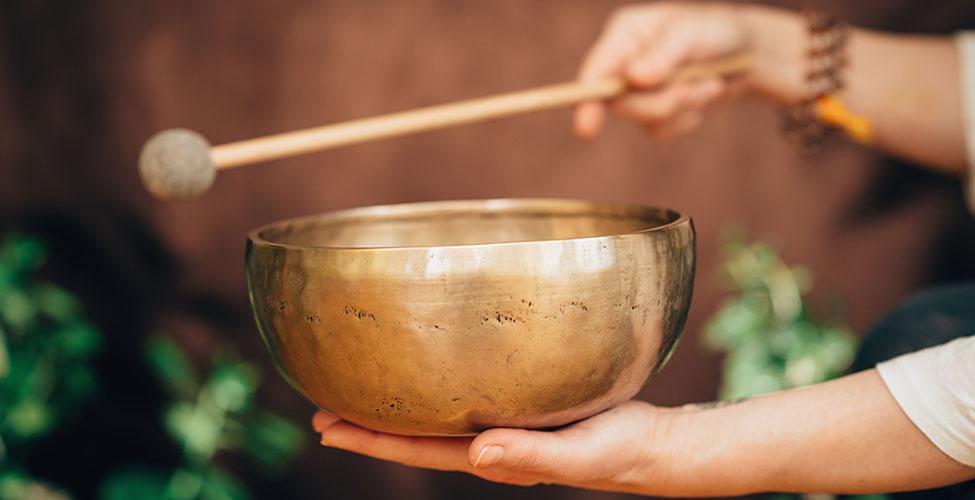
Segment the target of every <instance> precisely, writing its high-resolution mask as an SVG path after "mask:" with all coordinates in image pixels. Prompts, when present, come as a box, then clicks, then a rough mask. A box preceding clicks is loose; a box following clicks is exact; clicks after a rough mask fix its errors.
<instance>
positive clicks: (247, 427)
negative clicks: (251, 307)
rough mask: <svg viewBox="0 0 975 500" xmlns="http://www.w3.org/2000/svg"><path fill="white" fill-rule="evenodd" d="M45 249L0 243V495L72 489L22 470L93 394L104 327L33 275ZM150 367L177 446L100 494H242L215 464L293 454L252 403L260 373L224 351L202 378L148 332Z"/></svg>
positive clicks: (179, 499)
mask: <svg viewBox="0 0 975 500" xmlns="http://www.w3.org/2000/svg"><path fill="white" fill-rule="evenodd" d="M44 257H45V251H44V246H43V245H42V244H41V243H40V241H38V240H36V239H32V238H28V237H24V236H20V235H11V236H8V237H6V238H3V239H0V500H22V499H32V500H62V499H69V498H70V495H68V494H67V493H66V492H63V491H60V490H58V489H57V488H55V487H53V486H50V485H48V484H46V483H45V482H43V481H41V480H39V479H37V478H34V477H31V475H30V474H28V473H27V472H25V470H24V468H23V463H24V461H25V460H26V459H27V457H28V456H29V452H30V445H31V443H33V442H35V441H36V440H38V439H40V438H43V437H44V436H46V435H48V434H49V433H51V432H52V431H53V430H54V429H55V428H56V427H57V426H58V425H62V424H64V423H65V422H67V421H68V419H69V418H70V417H71V416H72V415H76V414H77V413H78V411H79V410H80V409H81V408H82V406H83V405H84V403H85V402H86V400H88V399H89V398H90V396H92V395H93V394H94V392H95V391H96V390H98V381H97V376H96V373H95V370H94V367H93V366H92V364H91V361H92V358H93V357H94V356H95V355H97V354H98V352H99V350H100V348H101V345H102V336H101V333H100V332H99V331H98V330H97V329H96V328H95V327H94V326H92V325H91V324H90V323H89V322H88V321H87V320H86V319H85V318H84V316H83V314H82V308H81V305H80V304H79V303H78V301H77V300H76V299H75V298H74V297H73V296H72V295H71V294H70V293H68V292H66V291H65V290H62V289H61V288H58V287H56V286H54V285H52V284H50V283H47V282H45V281H44V280H42V279H39V278H38V276H37V274H38V272H39V271H40V269H41V266H42V265H43V263H44ZM146 358H147V362H148V366H149V367H150V368H151V369H152V370H153V371H154V372H155V373H156V375H157V377H158V379H159V381H160V383H161V384H162V386H163V387H164V388H165V389H166V390H167V392H168V393H169V396H170V398H171V403H170V404H169V406H168V408H167V410H166V411H165V413H164V415H163V423H164V426H165V428H166V430H167V432H168V433H169V435H170V436H171V437H172V439H173V440H174V441H175V442H176V443H178V445H179V446H180V448H181V449H182V450H183V453H182V460H181V462H180V463H179V464H176V465H174V468H173V469H171V470H156V469H151V468H130V469H126V470H123V471H119V472H118V473H116V474H114V475H113V476H111V477H110V478H108V479H107V480H105V481H104V482H103V483H102V487H101V489H100V493H99V498H101V499H103V500H156V499H158V500H190V499H198V500H245V499H247V498H249V495H248V493H247V490H246V488H245V487H244V486H243V485H242V484H241V482H240V481H238V480H237V479H236V478H234V477H233V476H231V475H230V474H228V473H227V472H226V471H224V470H223V469H222V468H220V467H219V466H218V465H217V464H215V463H214V457H215V455H216V454H217V453H218V452H221V451H229V452H233V451H241V452H243V453H246V454H248V455H250V456H251V457H252V458H254V459H255V460H256V461H257V463H259V464H261V465H262V466H263V467H264V469H265V470H267V471H268V472H269V473H275V472H278V471H279V470H280V469H281V468H282V467H283V466H284V465H286V464H287V462H288V460H289V459H291V458H292V457H294V455H295V454H296V453H297V451H298V449H299V447H300V445H301V443H302V439H301V437H302V434H301V432H300V431H299V430H298V429H297V428H296V427H295V426H294V424H292V423H291V422H289V421H287V420H285V419H283V418H281V417H279V416H277V415H274V414H272V413H268V412H266V411H263V410H261V409H259V408H257V407H256V406H255V401H254V394H255V392H256V390H257V388H258V386H259V383H260V377H259V374H258V372H257V370H256V369H255V368H254V367H253V366H251V365H249V364H247V363H245V362H243V361H241V360H240V359H239V358H238V357H236V356H235V355H233V354H232V353H231V352H230V351H229V350H227V351H226V352H225V353H224V354H223V355H221V356H218V357H217V358H215V359H214V362H213V366H212V369H211V370H210V371H209V375H208V376H207V377H206V378H204V379H202V381H201V379H199V378H198V376H197V374H196V373H195V371H194V369H193V366H192V363H191V362H190V360H189V359H188V358H187V356H186V355H185V354H184V353H183V351H182V350H181V349H180V348H179V346H178V345H177V344H176V343H174V342H173V341H172V340H170V339H168V338H166V337H163V336H158V335H157V336H154V337H152V338H151V339H150V340H149V342H148V343H147V345H146Z"/></svg>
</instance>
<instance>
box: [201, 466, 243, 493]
mask: <svg viewBox="0 0 975 500" xmlns="http://www.w3.org/2000/svg"><path fill="white" fill-rule="evenodd" d="M200 498H201V500H248V499H250V494H249V493H248V492H247V489H246V488H245V487H244V485H243V484H241V483H240V482H239V481H237V479H235V478H234V477H233V476H231V475H229V474H227V473H225V472H223V471H222V470H220V469H218V468H216V467H212V468H211V469H210V470H209V471H208V473H207V475H206V477H205V481H204V482H203V490H202V491H200Z"/></svg>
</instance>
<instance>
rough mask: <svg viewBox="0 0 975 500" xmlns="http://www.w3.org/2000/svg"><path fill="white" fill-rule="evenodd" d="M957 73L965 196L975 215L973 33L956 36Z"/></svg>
mask: <svg viewBox="0 0 975 500" xmlns="http://www.w3.org/2000/svg"><path fill="white" fill-rule="evenodd" d="M955 39H956V41H957V44H958V45H957V46H958V73H959V75H960V77H961V82H959V83H960V84H961V109H962V126H963V127H964V133H965V151H967V153H968V175H967V178H968V179H967V182H966V186H965V196H966V198H967V199H968V208H969V210H970V211H971V212H972V214H975V31H963V32H961V33H959V34H958V35H957V36H956V38H955Z"/></svg>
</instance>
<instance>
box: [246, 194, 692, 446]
mask: <svg viewBox="0 0 975 500" xmlns="http://www.w3.org/2000/svg"><path fill="white" fill-rule="evenodd" d="M693 281H694V229H693V227H692V225H691V221H690V219H689V218H688V217H686V216H682V215H680V214H678V213H676V212H673V211H669V210H663V209H657V208H649V207H643V206H635V205H614V204H601V203H591V202H584V201H570V200H550V199H519V200H481V201H448V202H430V203H412V204H403V205H386V206H376V207H366V208H357V209H351V210H344V211H340V212H333V213H329V214H324V215H318V216H312V217H306V218H301V219H295V220H290V221H284V222H278V223H275V224H270V225H268V226H264V227H262V228H259V229H257V230H255V231H253V232H252V233H250V238H249V241H248V246H247V284H248V288H249V292H250V300H251V305H252V306H253V310H254V315H255V317H256V319H257V324H258V327H259V329H260V332H261V335H262V337H263V339H264V342H265V343H266V345H267V347H268V350H269V351H270V353H271V355H272V357H273V358H274V362H275V364H276V366H277V367H278V369H279V371H280V372H281V373H282V375H283V376H284V377H285V378H286V379H287V380H288V382H289V383H290V384H291V385H292V386H293V387H294V388H295V389H297V390H298V391H299V392H301V393H302V394H304V395H305V396H306V397H307V398H308V399H310V400H311V401H312V402H314V403H315V404H316V405H318V406H319V407H321V408H323V409H326V410H328V411H330V412H332V413H334V414H335V415H337V416H339V417H341V418H343V419H345V420H347V421H350V422H353V423H355V424H358V425H361V426H364V427H368V428H370V429H374V430H378V431H384V432H391V433H396V434H406V435H459V434H471V433H476V432H478V431H481V430H483V429H486V428H490V427H523V428H544V427H553V426H559V425H562V424H566V423H569V422H573V421H576V420H579V419H582V418H585V417H588V416H591V415H593V414H596V413H598V412H600V411H602V410H605V409H607V408H610V407H612V406H614V405H616V404H619V403H621V402H623V401H626V400H628V399H630V398H632V397H633V396H635V395H636V394H637V392H639V391H640V389H641V388H642V387H643V385H644V384H645V383H646V381H647V380H648V379H649V378H650V377H651V376H652V375H653V374H655V373H656V372H657V371H658V370H659V369H660V367H661V366H662V365H663V364H664V363H665V362H666V360H667V358H668V357H669V356H670V354H671V352H672V350H673V348H674V345H675V343H676V342H677V339H678V338H679V337H680V333H681V329H682V328H683V326H684V322H685V320H686V318H687V311H688V307H689V305H690V300H691V289H692V286H693Z"/></svg>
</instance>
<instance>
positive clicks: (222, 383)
mask: <svg viewBox="0 0 975 500" xmlns="http://www.w3.org/2000/svg"><path fill="white" fill-rule="evenodd" d="M257 384H258V377H257V370H255V369H254V367H252V366H250V365H248V364H246V363H235V364H227V365H222V366H218V367H217V368H215V369H214V371H213V374H212V375H211V376H210V380H209V382H207V387H208V388H209V389H210V392H211V393H212V394H213V401H214V403H215V404H216V405H217V407H219V408H220V409H222V410H225V411H228V412H239V411H242V410H244V409H246V408H247V407H248V406H249V405H250V404H251V398H252V396H253V394H254V391H255V390H256V389H257Z"/></svg>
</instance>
